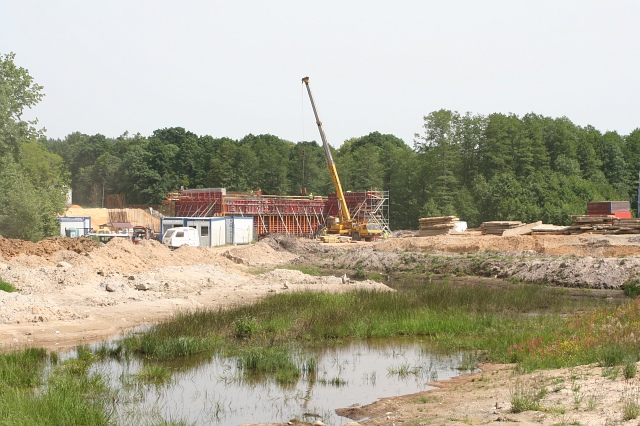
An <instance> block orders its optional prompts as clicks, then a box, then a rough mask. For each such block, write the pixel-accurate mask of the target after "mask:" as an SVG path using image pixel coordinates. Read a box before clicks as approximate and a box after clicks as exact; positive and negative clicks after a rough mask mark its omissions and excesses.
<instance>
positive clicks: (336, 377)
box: [96, 338, 468, 425]
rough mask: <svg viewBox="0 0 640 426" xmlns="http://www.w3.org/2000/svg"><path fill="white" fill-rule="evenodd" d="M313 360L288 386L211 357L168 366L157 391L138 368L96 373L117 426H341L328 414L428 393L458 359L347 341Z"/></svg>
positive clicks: (120, 366) (397, 345)
mask: <svg viewBox="0 0 640 426" xmlns="http://www.w3.org/2000/svg"><path fill="white" fill-rule="evenodd" d="M306 354H307V355H309V352H306ZM314 355H315V356H316V357H317V359H318V368H317V374H315V375H314V376H312V377H308V376H307V377H304V376H303V377H301V378H300V380H298V382H297V383H296V384H294V385H291V386H282V385H279V384H278V383H276V382H275V380H273V379H272V378H266V379H263V380H251V381H248V380H247V379H246V378H245V376H243V375H242V373H241V372H240V371H239V370H238V368H237V365H236V361H235V360H234V359H229V358H227V359H225V358H218V357H214V358H211V359H207V360H201V361H200V362H199V363H198V365H192V366H185V365H180V366H173V369H172V371H173V374H172V377H171V380H170V382H169V383H167V384H162V385H153V384H143V385H141V384H140V383H139V381H137V380H135V374H137V373H138V372H139V371H140V369H141V368H142V364H141V363H140V362H138V361H131V360H130V361H128V362H121V363H118V362H116V361H106V362H103V363H101V364H98V365H97V366H96V371H97V372H100V373H103V375H104V376H105V377H108V378H110V380H111V386H112V387H113V388H116V389H119V392H118V397H117V398H116V400H115V401H114V410H115V413H116V415H117V419H118V420H117V421H118V423H119V424H122V425H125V424H126V425H129V424H140V425H146V424H158V423H159V422H162V421H163V420H164V421H171V422H174V424H178V423H179V422H184V424H195V425H240V424H245V423H269V422H286V421H288V420H291V419H298V420H303V421H308V422H310V423H313V422H315V421H317V420H321V421H322V422H324V423H325V424H328V425H343V424H345V423H348V422H349V421H351V420H349V419H347V418H344V417H340V416H338V415H337V414H336V413H335V411H334V410H335V409H336V408H341V407H348V406H351V405H354V404H359V405H365V404H369V403H371V402H374V401H376V400H377V399H378V398H381V397H387V396H396V395H405V394H410V393H415V392H419V391H422V390H426V389H430V388H431V387H430V386H429V383H430V382H432V381H434V380H442V379H447V378H451V377H453V376H456V375H459V374H461V371H460V370H459V369H460V368H463V364H465V358H466V357H465V356H463V355H461V354H456V355H438V354H435V353H433V352H431V351H429V350H428V349H427V346H426V344H425V343H424V342H423V341H420V340H418V339H414V338H411V339H400V340H398V339H394V340H385V341H358V342H350V343H345V344H343V345H340V346H337V347H332V348H329V349H325V350H321V351H317V352H316V353H314ZM467 371H468V370H467ZM463 372H464V371H463Z"/></svg>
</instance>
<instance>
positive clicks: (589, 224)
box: [569, 215, 640, 234]
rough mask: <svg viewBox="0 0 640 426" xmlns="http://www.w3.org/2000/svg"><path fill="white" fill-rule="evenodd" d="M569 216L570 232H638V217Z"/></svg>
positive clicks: (639, 232) (639, 225) (639, 220)
mask: <svg viewBox="0 0 640 426" xmlns="http://www.w3.org/2000/svg"><path fill="white" fill-rule="evenodd" d="M570 217H571V219H572V224H571V226H569V232H570V233H571V234H583V233H589V234H640V219H634V218H623V219H620V218H617V217H616V216H614V215H603V216H570Z"/></svg>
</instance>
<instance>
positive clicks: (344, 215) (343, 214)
mask: <svg viewBox="0 0 640 426" xmlns="http://www.w3.org/2000/svg"><path fill="white" fill-rule="evenodd" d="M302 82H303V83H304V84H305V85H306V86H307V92H308V93H309V99H310V100H311V108H313V114H314V115H315V117H316V124H317V125H318V130H320V138H322V146H323V147H324V153H325V156H326V160H327V167H328V168H329V174H330V175H331V180H332V181H333V187H334V188H335V190H336V197H337V198H338V201H339V203H340V221H341V222H342V226H351V214H350V213H349V208H348V207H347V200H346V199H345V198H344V193H343V192H342V185H341V184H340V178H339V177H338V170H337V169H336V164H335V163H334V161H333V156H332V155H331V150H330V149H329V143H328V142H327V136H326V135H325V134H324V129H323V128H322V121H320V117H319V116H318V109H317V108H316V103H315V102H314V100H313V95H312V94H311V88H310V87H309V77H304V78H303V79H302Z"/></svg>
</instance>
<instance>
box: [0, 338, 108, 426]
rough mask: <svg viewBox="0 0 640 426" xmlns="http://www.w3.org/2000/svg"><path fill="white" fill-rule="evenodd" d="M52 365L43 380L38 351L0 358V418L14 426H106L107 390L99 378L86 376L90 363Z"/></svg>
mask: <svg viewBox="0 0 640 426" xmlns="http://www.w3.org/2000/svg"><path fill="white" fill-rule="evenodd" d="M83 356H84V359H77V358H75V359H73V360H65V361H63V362H59V363H58V364H57V365H52V364H49V365H50V366H51V369H50V371H49V373H48V375H47V376H46V379H45V378H44V377H45V375H44V370H45V368H46V366H47V356H46V353H45V351H44V350H42V349H27V350H24V351H20V352H15V353H12V354H8V355H0V374H2V380H0V392H1V394H2V398H0V418H2V419H5V420H7V419H9V420H10V423H2V421H0V423H2V424H16V425H34V426H35V425H42V424H51V425H106V424H109V423H110V420H109V419H110V409H109V406H108V405H107V401H108V400H109V398H108V397H107V395H108V394H109V390H108V388H107V387H106V386H105V384H104V382H103V380H102V378H101V376H99V375H90V374H87V368H86V366H87V365H89V364H91V362H92V361H91V359H87V357H86V355H85V354H83Z"/></svg>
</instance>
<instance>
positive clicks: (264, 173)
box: [0, 54, 640, 240]
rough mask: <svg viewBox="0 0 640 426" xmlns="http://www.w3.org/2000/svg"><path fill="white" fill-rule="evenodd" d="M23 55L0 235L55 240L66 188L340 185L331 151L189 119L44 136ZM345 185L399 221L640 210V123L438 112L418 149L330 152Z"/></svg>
mask: <svg viewBox="0 0 640 426" xmlns="http://www.w3.org/2000/svg"><path fill="white" fill-rule="evenodd" d="M14 57H15V55H13V54H9V55H4V56H0V89H1V90H0V101H1V105H2V108H1V110H0V184H2V185H3V188H4V190H3V192H2V193H0V235H3V236H6V237H19V238H24V239H30V240H37V239H40V238H42V237H44V236H47V235H55V234H57V232H58V225H57V222H56V220H55V215H56V214H60V213H62V212H63V211H64V202H65V194H66V192H67V190H68V189H69V188H72V189H73V196H74V203H77V204H81V205H85V206H94V207H100V206H103V205H104V202H105V197H106V196H107V195H109V194H122V195H124V198H125V200H126V203H127V204H128V205H157V204H160V203H161V202H162V200H163V199H165V198H166V196H167V194H168V193H169V192H172V191H176V190H178V189H180V188H212V187H214V188H215V187H222V188H226V189H227V191H228V192H246V191H257V190H261V192H262V193H263V194H275V195H299V194H309V193H313V194H317V195H326V194H329V193H331V192H333V187H332V183H331V178H330V176H329V173H328V169H327V166H326V163H325V157H324V152H323V149H322V146H321V145H319V144H318V143H317V142H315V141H303V142H297V143H294V142H291V141H287V140H283V139H281V138H279V137H277V136H273V135H252V134H249V135H247V136H245V137H244V138H242V139H240V140H233V139H230V138H224V137H223V138H215V137H212V136H208V135H204V136H199V135H196V134H195V133H193V132H190V131H188V130H186V129H183V128H180V127H173V128H165V129H159V130H156V131H154V132H153V134H151V135H150V136H143V135H140V134H135V135H130V134H129V133H125V134H123V135H121V136H119V137H116V138H109V137H105V136H103V135H100V134H96V135H86V134H82V133H79V132H76V133H72V134H69V135H68V136H66V137H65V138H64V139H50V138H49V139H48V138H46V137H45V134H44V132H43V131H42V130H37V129H36V125H37V123H36V122H29V121H25V120H23V119H22V112H23V111H24V109H27V108H31V107H33V106H34V105H36V104H37V102H39V101H40V99H41V98H42V96H43V93H42V89H43V88H42V87H41V86H39V85H37V84H36V83H35V82H34V81H33V79H32V78H31V76H30V75H29V73H28V71H27V70H25V69H23V68H20V67H17V66H16V65H15V64H14ZM333 153H334V159H335V161H336V164H337V168H338V173H339V175H340V179H341V181H342V184H343V188H344V190H345V191H365V190H371V189H380V190H385V191H389V194H390V195H389V205H390V223H391V227H392V229H415V228H417V226H418V218H420V217H426V216H442V215H457V216H458V217H460V218H461V219H462V220H466V221H467V222H468V224H469V226H470V227H477V226H479V225H480V224H481V223H482V222H484V221H489V220H521V221H525V222H532V221H537V220H542V221H544V222H545V223H553V224H567V223H569V221H570V219H569V215H573V214H584V213H585V210H586V203H587V202H589V201H604V200H630V201H631V202H632V206H633V208H634V209H637V183H636V181H637V176H638V171H639V170H640V128H639V129H636V130H634V131H633V132H631V133H630V134H629V135H624V136H622V135H619V134H618V133H617V132H605V133H602V132H600V131H598V130H597V129H595V128H594V127H592V126H586V127H581V126H577V125H575V124H573V123H572V122H571V121H570V120H569V119H568V118H566V117H561V118H551V117H544V116H540V115H536V114H527V115H525V116H522V117H518V116H516V115H513V114H499V113H496V114H490V115H487V116H484V115H473V114H470V113H466V114H461V113H459V112H456V111H450V110H440V111H434V112H432V113H430V114H429V115H427V116H425V117H424V122H423V126H422V129H421V131H420V132H419V133H417V134H416V135H415V139H414V141H413V143H412V145H411V146H409V145H407V144H406V143H405V142H404V141H402V140H401V139H399V138H397V137H395V136H393V135H385V134H380V133H378V132H372V133H370V134H368V135H366V136H362V137H356V138H352V139H349V140H347V141H344V143H343V144H342V145H341V146H340V147H339V148H338V149H335V150H333Z"/></svg>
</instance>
